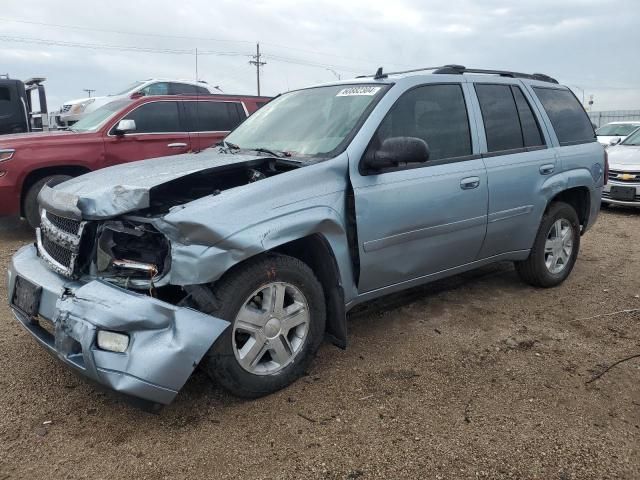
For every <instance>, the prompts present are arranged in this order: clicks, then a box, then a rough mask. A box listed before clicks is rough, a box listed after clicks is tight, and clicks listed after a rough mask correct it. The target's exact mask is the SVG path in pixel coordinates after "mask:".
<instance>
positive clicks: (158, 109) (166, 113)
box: [123, 102, 184, 133]
mask: <svg viewBox="0 0 640 480" xmlns="http://www.w3.org/2000/svg"><path fill="white" fill-rule="evenodd" d="M123 119H127V120H129V119H130V120H134V121H135V122H136V130H135V132H134V133H163V132H183V131H184V129H183V128H182V127H181V125H180V115H179V113H178V103H177V102H153V103H145V104H144V105H142V106H141V107H138V108H137V109H135V110H134V111H133V112H130V113H128V114H127V115H126V116H125V117H123Z"/></svg>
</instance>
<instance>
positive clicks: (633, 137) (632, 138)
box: [620, 128, 640, 146]
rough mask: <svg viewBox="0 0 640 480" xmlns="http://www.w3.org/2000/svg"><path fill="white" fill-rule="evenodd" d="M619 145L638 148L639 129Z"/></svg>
mask: <svg viewBox="0 0 640 480" xmlns="http://www.w3.org/2000/svg"><path fill="white" fill-rule="evenodd" d="M620 145H635V146H640V128H639V129H638V130H636V132H635V133H634V134H633V135H629V136H628V137H627V138H625V139H624V141H623V142H622V143H621V144H620Z"/></svg>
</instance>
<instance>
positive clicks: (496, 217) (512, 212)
mask: <svg viewBox="0 0 640 480" xmlns="http://www.w3.org/2000/svg"><path fill="white" fill-rule="evenodd" d="M532 211H533V205H523V206H521V207H515V208H509V209H507V210H500V211H499V212H493V213H490V214H489V223H495V222H499V221H501V220H508V219H509V218H513V217H518V216H520V215H527V214H529V213H531V212H532Z"/></svg>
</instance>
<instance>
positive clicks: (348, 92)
mask: <svg viewBox="0 0 640 480" xmlns="http://www.w3.org/2000/svg"><path fill="white" fill-rule="evenodd" d="M381 88H382V87H349V88H343V89H342V90H340V91H339V92H338V94H337V95H336V97H353V96H355V95H368V96H373V95H375V94H376V93H378V90H380V89H381Z"/></svg>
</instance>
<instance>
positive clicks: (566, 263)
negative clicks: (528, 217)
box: [515, 202, 580, 288]
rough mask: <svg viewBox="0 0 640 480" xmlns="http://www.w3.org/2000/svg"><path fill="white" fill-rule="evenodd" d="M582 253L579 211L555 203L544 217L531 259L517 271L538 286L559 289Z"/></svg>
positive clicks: (517, 266)
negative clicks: (580, 252) (556, 287)
mask: <svg viewBox="0 0 640 480" xmlns="http://www.w3.org/2000/svg"><path fill="white" fill-rule="evenodd" d="M579 250H580V221H579V219H578V215H577V213H576V211H575V209H574V208H573V207H572V206H571V205H569V204H567V203H564V202H554V203H552V204H551V205H550V206H549V208H548V209H547V211H546V212H545V214H544V215H543V216H542V221H541V222H540V227H539V228H538V233H537V235H536V239H535V241H534V243H533V248H532V249H531V252H530V253H529V258H527V259H526V260H524V261H522V262H515V266H516V271H517V272H518V275H520V278H521V279H522V280H523V281H525V282H526V283H528V284H530V285H533V286H534V287H542V288H549V287H555V286H557V285H560V284H561V283H562V282H564V281H565V280H566V278H567V277H568V276H569V274H570V273H571V270H573V266H574V265H575V263H576V258H577V257H578V251H579Z"/></svg>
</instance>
